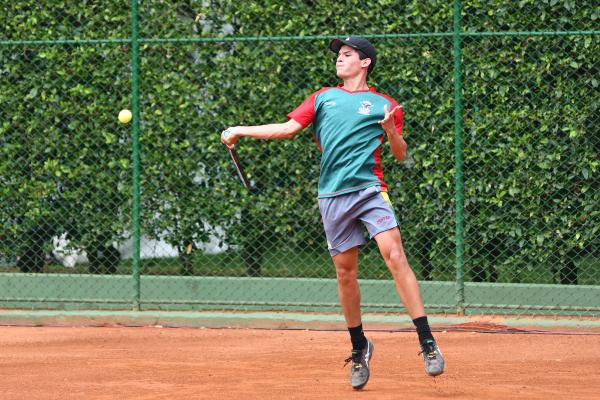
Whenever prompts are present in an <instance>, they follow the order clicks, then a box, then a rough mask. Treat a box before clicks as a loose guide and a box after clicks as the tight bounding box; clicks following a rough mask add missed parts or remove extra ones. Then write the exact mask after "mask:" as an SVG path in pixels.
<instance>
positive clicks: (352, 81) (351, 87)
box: [343, 75, 369, 92]
mask: <svg viewBox="0 0 600 400" xmlns="http://www.w3.org/2000/svg"><path fill="white" fill-rule="evenodd" d="M343 88H344V89H346V90H347V91H349V92H358V91H359V90H369V85H367V80H366V78H365V77H363V76H362V75H361V76H356V77H353V78H349V79H345V80H344V86H343Z"/></svg>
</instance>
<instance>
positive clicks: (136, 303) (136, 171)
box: [131, 0, 140, 310]
mask: <svg viewBox="0 0 600 400" xmlns="http://www.w3.org/2000/svg"><path fill="white" fill-rule="evenodd" d="M131 74H132V85H131V91H132V104H131V107H132V112H133V124H132V128H131V129H132V136H133V140H132V142H133V152H132V158H133V160H132V161H133V162H132V164H133V177H132V192H133V193H132V196H133V198H132V213H133V215H132V240H133V254H132V258H133V271H132V273H133V302H132V306H133V309H134V310H139V309H140V65H139V42H138V0H131Z"/></svg>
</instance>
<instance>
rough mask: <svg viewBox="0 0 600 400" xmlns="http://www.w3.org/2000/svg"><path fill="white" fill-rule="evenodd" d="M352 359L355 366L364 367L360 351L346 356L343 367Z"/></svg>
mask: <svg viewBox="0 0 600 400" xmlns="http://www.w3.org/2000/svg"><path fill="white" fill-rule="evenodd" d="M350 361H352V362H353V363H354V364H353V365H352V366H353V367H355V368H360V367H362V365H361V363H360V353H356V354H354V352H352V355H351V356H350V357H348V358H346V359H345V360H344V366H343V367H342V368H345V367H346V365H348V363H349V362H350Z"/></svg>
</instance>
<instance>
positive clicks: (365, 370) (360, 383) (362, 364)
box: [344, 340, 375, 390]
mask: <svg viewBox="0 0 600 400" xmlns="http://www.w3.org/2000/svg"><path fill="white" fill-rule="evenodd" d="M374 349H375V346H373V343H371V342H370V341H368V340H367V345H366V346H365V348H364V349H362V350H352V355H351V356H350V357H348V358H347V359H346V360H345V361H346V364H348V363H349V362H350V361H352V367H351V368H350V384H351V385H352V388H353V389H355V390H360V389H362V388H363V387H364V386H365V385H366V384H367V382H368V381H369V361H371V357H373V350H374ZM346 364H344V366H346Z"/></svg>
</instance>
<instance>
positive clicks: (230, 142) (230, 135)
mask: <svg viewBox="0 0 600 400" xmlns="http://www.w3.org/2000/svg"><path fill="white" fill-rule="evenodd" d="M236 130H237V127H230V128H227V129H225V130H224V131H223V132H221V143H223V144H224V145H225V146H227V147H229V148H230V149H231V148H232V147H233V146H234V145H235V142H237V140H238V139H239V135H238V134H237V133H236Z"/></svg>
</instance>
